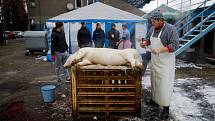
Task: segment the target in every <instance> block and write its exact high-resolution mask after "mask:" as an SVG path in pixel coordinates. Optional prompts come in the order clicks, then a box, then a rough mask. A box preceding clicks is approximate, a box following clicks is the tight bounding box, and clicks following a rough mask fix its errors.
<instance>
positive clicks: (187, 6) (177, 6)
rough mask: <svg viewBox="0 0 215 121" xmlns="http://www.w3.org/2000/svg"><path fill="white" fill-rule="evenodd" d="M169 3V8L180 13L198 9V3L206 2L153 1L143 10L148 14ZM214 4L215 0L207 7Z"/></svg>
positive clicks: (201, 0)
mask: <svg viewBox="0 0 215 121" xmlns="http://www.w3.org/2000/svg"><path fill="white" fill-rule="evenodd" d="M167 1H169V4H168V6H170V7H172V8H174V9H177V10H180V11H187V10H189V9H191V8H192V9H194V8H196V7H197V6H199V5H200V4H198V3H200V2H203V1H204V0H190V1H189V0H152V1H151V2H150V3H149V4H146V5H145V6H144V7H143V8H142V9H141V10H143V11H145V12H146V13H148V12H150V11H152V10H154V9H155V8H156V7H157V6H160V5H161V4H166V3H167ZM181 2H182V3H183V4H182V6H181V4H180V3H181ZM213 3H215V0H210V2H207V5H211V4H213ZM190 5H191V6H190Z"/></svg>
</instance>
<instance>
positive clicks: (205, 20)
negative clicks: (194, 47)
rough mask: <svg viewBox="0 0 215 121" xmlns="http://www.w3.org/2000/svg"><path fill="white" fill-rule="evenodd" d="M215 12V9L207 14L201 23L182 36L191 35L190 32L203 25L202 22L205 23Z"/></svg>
mask: <svg viewBox="0 0 215 121" xmlns="http://www.w3.org/2000/svg"><path fill="white" fill-rule="evenodd" d="M214 14H215V11H214V12H213V13H211V14H210V15H209V16H207V17H206V18H205V19H203V20H202V21H201V22H200V23H198V24H197V25H196V26H195V27H193V28H192V29H191V30H189V31H188V32H187V33H186V34H184V36H182V37H181V38H182V39H183V38H184V37H185V36H187V35H189V34H190V33H192V31H193V30H195V29H196V28H197V27H199V26H201V24H202V23H204V22H205V21H206V20H208V19H209V18H210V17H212V16H213V15H214Z"/></svg>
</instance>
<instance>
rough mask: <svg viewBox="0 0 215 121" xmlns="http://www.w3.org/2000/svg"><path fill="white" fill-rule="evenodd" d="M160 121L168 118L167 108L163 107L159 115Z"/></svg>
mask: <svg viewBox="0 0 215 121" xmlns="http://www.w3.org/2000/svg"><path fill="white" fill-rule="evenodd" d="M160 118H161V119H162V120H166V119H168V118H169V106H164V107H163V111H162V113H161V117H160Z"/></svg>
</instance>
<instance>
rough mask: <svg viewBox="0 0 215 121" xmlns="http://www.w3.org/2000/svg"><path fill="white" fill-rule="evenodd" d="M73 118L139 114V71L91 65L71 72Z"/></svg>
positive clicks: (125, 67)
mask: <svg viewBox="0 0 215 121" xmlns="http://www.w3.org/2000/svg"><path fill="white" fill-rule="evenodd" d="M71 76H72V83H71V84H72V86H71V87H72V93H71V95H72V96H71V98H72V109H73V114H74V117H75V118H77V117H78V116H81V115H90V114H92V115H103V116H105V117H110V116H116V115H117V116H119V115H132V116H140V113H141V78H142V74H141V69H138V68H135V69H132V68H130V67H127V66H98V65H90V66H84V67H81V68H73V69H71Z"/></svg>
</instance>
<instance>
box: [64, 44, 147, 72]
mask: <svg viewBox="0 0 215 121" xmlns="http://www.w3.org/2000/svg"><path fill="white" fill-rule="evenodd" d="M93 64H100V65H109V66H110V65H111V66H120V65H130V66H131V67H139V68H142V67H143V64H142V58H141V55H140V53H139V52H138V51H137V50H136V49H124V50H116V49H109V48H90V47H86V48H81V49H79V50H78V51H77V52H75V53H74V54H72V55H70V56H69V58H68V59H67V61H66V63H65V64H64V67H65V68H68V67H71V66H74V65H77V66H85V65H93Z"/></svg>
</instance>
